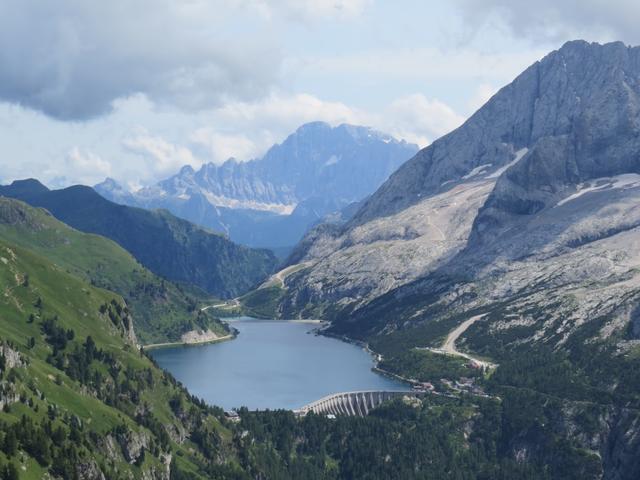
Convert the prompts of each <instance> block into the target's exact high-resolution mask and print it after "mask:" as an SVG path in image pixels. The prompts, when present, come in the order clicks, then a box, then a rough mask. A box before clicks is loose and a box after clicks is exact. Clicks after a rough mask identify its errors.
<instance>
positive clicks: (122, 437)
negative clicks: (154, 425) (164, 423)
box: [116, 430, 150, 463]
mask: <svg viewBox="0 0 640 480" xmlns="http://www.w3.org/2000/svg"><path fill="white" fill-rule="evenodd" d="M116 440H117V442H118V444H119V445H120V448H121V450H122V455H123V456H124V459H125V460H126V461H127V462H129V463H135V462H136V460H138V458H139V457H140V455H142V452H143V451H144V450H146V449H148V448H149V440H150V438H149V434H148V433H146V432H144V431H141V432H134V431H132V430H127V431H126V432H125V433H119V434H118V435H117V437H116Z"/></svg>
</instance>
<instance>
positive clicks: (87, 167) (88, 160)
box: [41, 146, 112, 188]
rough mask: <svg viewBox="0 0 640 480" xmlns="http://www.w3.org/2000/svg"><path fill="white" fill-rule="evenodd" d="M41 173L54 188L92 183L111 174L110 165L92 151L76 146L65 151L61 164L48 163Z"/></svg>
mask: <svg viewBox="0 0 640 480" xmlns="http://www.w3.org/2000/svg"><path fill="white" fill-rule="evenodd" d="M41 173H42V174H43V175H44V176H45V177H46V178H47V179H48V180H49V182H48V183H49V184H50V185H51V186H54V187H56V188H62V187H67V186H69V185H73V184H78V183H80V184H84V185H93V184H95V183H97V182H100V181H102V180H104V178H105V177H109V176H111V174H112V166H111V163H109V162H108V161H106V160H104V159H103V158H101V157H100V156H99V155H97V154H95V153H94V152H91V151H89V150H85V149H82V148H80V147H77V146H76V147H73V148H71V149H70V150H69V151H68V152H67V154H66V155H65V157H64V160H63V162H62V164H61V165H60V164H58V165H55V164H54V165H49V166H47V167H45V168H44V170H43V171H42V172H41Z"/></svg>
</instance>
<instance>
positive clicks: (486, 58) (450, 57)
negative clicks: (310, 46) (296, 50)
mask: <svg viewBox="0 0 640 480" xmlns="http://www.w3.org/2000/svg"><path fill="white" fill-rule="evenodd" d="M545 53H547V49H539V50H537V49H535V50H526V51H518V52H483V51H479V50H475V49H472V48H470V47H460V48H456V49H451V50H443V49H439V48H434V47H414V48H393V49H375V50H367V51H363V52H356V53H340V54H336V55H331V56H316V57H305V58H298V59H290V60H288V62H287V65H286V68H287V71H291V72H294V71H297V70H300V69H304V70H306V71H307V72H310V73H312V74H315V75H321V76H324V75H335V74H340V75H355V76H358V77H359V78H368V77H373V78H376V79H378V80H379V79H385V78H386V79H388V78H391V79H402V80H406V79H418V80H424V81H432V80H457V81H459V80H460V79H462V78H468V77H475V78H483V79H495V80H498V81H499V82H505V81H510V80H512V79H513V78H514V77H515V76H516V75H517V74H519V73H520V72H521V71H522V70H524V69H525V68H526V67H528V66H529V65H531V64H532V63H533V62H535V61H536V60H538V59H540V58H541V57H542V56H543V55H544V54H545Z"/></svg>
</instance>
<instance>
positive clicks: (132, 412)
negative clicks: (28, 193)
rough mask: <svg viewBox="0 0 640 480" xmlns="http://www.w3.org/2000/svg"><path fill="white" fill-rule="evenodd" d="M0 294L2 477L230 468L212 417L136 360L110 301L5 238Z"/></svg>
mask: <svg viewBox="0 0 640 480" xmlns="http://www.w3.org/2000/svg"><path fill="white" fill-rule="evenodd" d="M0 290H1V291H2V295H0V405H2V407H3V408H2V409H1V411H0V477H2V478H4V477H6V476H7V475H8V474H7V465H8V464H12V465H13V467H15V468H17V471H18V472H19V475H20V478H24V479H31V478H34V479H35V478H43V475H44V474H45V472H47V471H48V472H50V473H51V474H53V475H55V476H56V477H60V478H78V477H83V478H97V475H98V474H97V473H96V472H98V470H99V471H102V472H103V473H104V474H106V476H107V478H114V479H115V478H142V477H143V475H146V476H145V478H167V477H166V475H165V474H166V473H167V471H168V469H169V468H170V467H169V465H168V463H169V462H170V463H171V465H172V467H171V468H173V470H176V469H179V470H181V471H184V472H193V475H192V476H191V477H190V478H225V477H227V474H229V475H231V473H230V472H233V471H234V470H238V467H237V466H236V465H235V460H233V456H232V455H231V454H230V452H232V446H231V445H230V444H229V440H230V436H231V433H230V431H229V430H228V428H227V427H226V426H225V425H224V423H225V420H224V419H223V416H222V414H221V411H219V410H215V409H211V408H208V407H205V406H204V405H203V404H201V403H200V402H197V401H194V399H192V398H190V397H189V396H188V394H187V393H186V392H185V391H184V390H183V389H182V388H181V387H180V386H179V385H178V384H176V382H175V381H174V380H173V379H172V378H171V377H170V376H168V375H166V374H165V373H163V372H162V371H160V370H159V369H158V368H157V367H156V366H155V365H154V363H153V362H152V361H151V360H150V359H149V358H147V357H146V356H145V355H141V354H140V353H139V352H138V350H137V348H136V347H135V346H134V345H133V344H132V343H131V341H130V339H129V337H128V331H129V318H128V316H127V309H126V306H125V304H124V301H123V299H122V298H121V297H120V296H118V295H116V294H114V293H111V292H109V291H107V290H103V289H100V288H97V287H94V286H91V285H90V284H89V283H87V282H86V281H84V280H83V279H82V278H79V277H76V276H74V275H72V274H70V273H67V272H66V271H65V268H63V267H61V266H59V265H56V264H54V263H52V262H50V261H49V260H47V259H46V258H44V257H42V256H40V255H38V254H36V253H34V252H31V251H29V250H26V249H24V248H22V247H18V246H16V245H14V244H10V243H8V242H6V241H5V240H0ZM16 359H17V360H16ZM187 437H188V438H190V440H188V439H187ZM213 453H215V458H216V465H212V464H211V462H210V459H211V458H213V457H212V456H211V455H212V454H213ZM171 459H172V460H171ZM82 472H84V473H83V474H82V475H80V474H81V473H82ZM92 472H93V473H92ZM144 472H146V473H144ZM198 472H199V473H198ZM176 475H177V474H176ZM173 478H179V477H176V476H174V477H173Z"/></svg>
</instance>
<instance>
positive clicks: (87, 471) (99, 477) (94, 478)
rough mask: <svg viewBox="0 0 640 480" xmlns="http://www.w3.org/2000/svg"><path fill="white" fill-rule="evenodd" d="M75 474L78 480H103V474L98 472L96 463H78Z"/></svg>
mask: <svg viewBox="0 0 640 480" xmlns="http://www.w3.org/2000/svg"><path fill="white" fill-rule="evenodd" d="M76 473H77V476H78V479H79V480H105V479H106V477H105V476H104V473H102V471H101V470H100V468H99V467H98V465H97V464H96V462H85V463H80V464H78V465H77V466H76Z"/></svg>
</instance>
